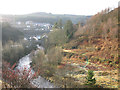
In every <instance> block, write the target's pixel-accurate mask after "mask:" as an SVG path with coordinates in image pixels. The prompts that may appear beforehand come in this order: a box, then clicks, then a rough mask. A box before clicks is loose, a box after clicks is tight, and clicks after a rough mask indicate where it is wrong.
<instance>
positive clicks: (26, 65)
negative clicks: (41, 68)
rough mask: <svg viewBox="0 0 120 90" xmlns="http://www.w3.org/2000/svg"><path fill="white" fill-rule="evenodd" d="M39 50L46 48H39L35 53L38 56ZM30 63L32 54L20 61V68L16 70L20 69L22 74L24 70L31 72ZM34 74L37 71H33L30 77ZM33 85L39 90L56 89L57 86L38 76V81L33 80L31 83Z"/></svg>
mask: <svg viewBox="0 0 120 90" xmlns="http://www.w3.org/2000/svg"><path fill="white" fill-rule="evenodd" d="M39 50H44V48H43V47H42V46H38V50H36V51H35V52H34V53H35V54H36V53H37V52H38V51H39ZM30 63H32V60H31V58H30V54H28V55H26V56H24V57H23V58H21V59H20V60H19V63H18V66H17V67H16V68H17V69H19V70H20V71H21V72H22V71H23V70H24V69H26V70H29V69H30V67H31V66H30ZM34 73H35V71H34V70H33V69H31V71H30V75H33V74H34ZM30 75H29V77H30ZM31 84H32V85H33V86H36V87H37V88H55V85H54V84H53V83H50V82H49V81H47V80H45V79H44V78H42V77H41V76H38V77H37V78H36V79H33V80H32V81H31Z"/></svg>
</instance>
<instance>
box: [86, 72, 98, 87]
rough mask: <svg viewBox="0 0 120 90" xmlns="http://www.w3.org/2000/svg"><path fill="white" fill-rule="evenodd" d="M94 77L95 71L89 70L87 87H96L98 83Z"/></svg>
mask: <svg viewBox="0 0 120 90" xmlns="http://www.w3.org/2000/svg"><path fill="white" fill-rule="evenodd" d="M93 76H94V73H93V71H92V70H88V75H87V77H86V79H87V82H86V84H87V85H94V84H95V83H96V79H95V78H93Z"/></svg>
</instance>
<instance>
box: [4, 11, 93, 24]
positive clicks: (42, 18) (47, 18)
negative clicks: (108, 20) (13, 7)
mask: <svg viewBox="0 0 120 90" xmlns="http://www.w3.org/2000/svg"><path fill="white" fill-rule="evenodd" d="M3 17H5V18H12V19H13V20H16V21H24V22H25V21H33V22H40V23H50V24H54V23H55V22H57V21H58V20H59V19H62V22H63V23H65V22H66V21H67V20H72V22H73V23H75V24H76V23H78V22H79V21H80V22H82V23H86V20H87V19H88V18H90V17H91V16H85V15H69V14H51V13H45V12H38V13H32V14H26V15H3Z"/></svg>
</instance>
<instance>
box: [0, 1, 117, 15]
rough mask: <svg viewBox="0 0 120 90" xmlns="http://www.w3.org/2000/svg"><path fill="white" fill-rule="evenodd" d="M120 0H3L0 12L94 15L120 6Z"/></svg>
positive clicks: (0, 2)
mask: <svg viewBox="0 0 120 90" xmlns="http://www.w3.org/2000/svg"><path fill="white" fill-rule="evenodd" d="M118 1H119V0H1V1H0V4H1V5H0V14H14V15H15V14H16V15H18V14H29V13H34V12H47V13H53V14H76V15H94V14H96V13H97V12H100V11H101V10H104V9H105V8H108V7H112V8H115V7H118Z"/></svg>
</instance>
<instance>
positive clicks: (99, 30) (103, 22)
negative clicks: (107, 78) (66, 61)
mask: <svg viewBox="0 0 120 90" xmlns="http://www.w3.org/2000/svg"><path fill="white" fill-rule="evenodd" d="M117 13H118V9H117V8H116V9H114V10H112V11H109V9H106V10H104V11H102V12H101V13H98V14H96V15H94V16H93V17H91V18H90V19H89V20H88V21H87V23H86V25H85V26H83V27H82V26H80V25H79V28H78V30H77V31H76V32H75V34H74V38H73V39H72V40H71V41H70V42H69V43H68V44H66V45H65V47H66V48H67V49H68V48H69V49H76V50H77V49H80V50H81V52H83V53H84V54H85V55H86V56H87V57H88V59H90V60H91V61H92V62H94V61H95V62H100V63H103V64H104V65H105V66H110V67H117V66H116V64H118V38H117V37H118V35H117V34H118V33H117V30H118V27H117V26H118V25H117V24H118V21H117V19H118V16H117Z"/></svg>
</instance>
